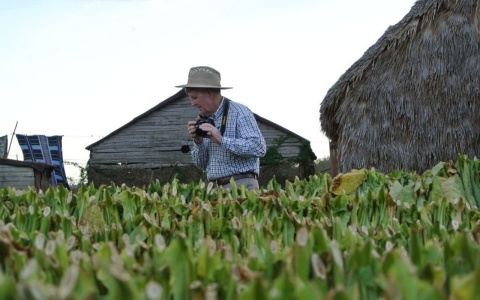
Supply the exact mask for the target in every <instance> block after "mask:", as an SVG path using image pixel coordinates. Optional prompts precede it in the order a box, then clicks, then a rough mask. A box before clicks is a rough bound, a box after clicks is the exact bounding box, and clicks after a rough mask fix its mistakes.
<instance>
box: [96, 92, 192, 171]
mask: <svg viewBox="0 0 480 300" xmlns="http://www.w3.org/2000/svg"><path fill="white" fill-rule="evenodd" d="M197 115H198V111H197V109H196V108H194V107H192V106H190V99H189V98H188V97H186V96H185V97H182V98H181V99H178V102H175V103H170V104H169V105H166V106H164V107H162V108H161V109H157V110H154V111H151V112H150V113H149V114H146V115H144V116H142V117H141V118H138V119H136V120H135V121H134V122H131V123H129V124H127V126H125V127H123V128H122V130H120V131H118V132H116V133H115V134H114V135H112V136H109V137H107V138H106V139H104V140H103V141H102V142H101V143H99V144H97V145H95V146H93V147H92V148H91V149H90V164H91V165H96V166H99V167H100V168H115V166H118V165H128V166H129V167H130V168H160V167H166V166H170V165H172V164H179V165H189V164H192V158H191V155H190V153H182V152H181V148H182V146H184V145H189V146H191V145H192V139H191V138H190V136H189V135H188V132H187V129H186V128H187V123H188V121H190V120H194V119H195V118H196V117H197ZM109 166H112V167H109Z"/></svg>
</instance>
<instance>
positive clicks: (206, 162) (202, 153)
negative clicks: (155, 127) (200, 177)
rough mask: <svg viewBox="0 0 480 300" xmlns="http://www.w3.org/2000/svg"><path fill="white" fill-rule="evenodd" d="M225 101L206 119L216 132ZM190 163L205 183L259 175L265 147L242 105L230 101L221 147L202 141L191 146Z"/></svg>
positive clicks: (250, 114)
mask: <svg viewBox="0 0 480 300" xmlns="http://www.w3.org/2000/svg"><path fill="white" fill-rule="evenodd" d="M225 99H226V98H225V97H224V98H223V100H222V103H220V107H219V108H218V109H217V111H216V112H215V113H214V114H213V115H212V116H211V117H210V118H211V119H213V121H214V123H215V126H216V127H217V129H218V130H220V126H221V124H222V117H223V106H224V104H225ZM193 144H194V146H193V148H192V159H193V163H194V164H195V165H196V166H197V167H198V168H199V169H201V170H206V171H207V179H208V180H215V179H218V178H222V177H227V176H231V175H234V174H238V173H245V172H254V173H256V174H258V175H259V174H260V157H262V156H264V155H265V152H266V151H267V146H266V143H265V139H264V138H263V135H262V133H261V132H260V129H259V128H258V124H257V121H256V120H255V117H254V116H253V113H252V112H251V111H250V109H249V108H247V107H246V106H245V105H243V104H240V103H236V102H233V101H231V100H230V107H229V110H228V115H227V124H226V128H225V133H224V134H223V138H222V144H221V145H219V144H215V143H213V142H212V141H211V140H210V139H207V138H204V139H203V140H202V142H201V143H199V144H197V143H195V142H193Z"/></svg>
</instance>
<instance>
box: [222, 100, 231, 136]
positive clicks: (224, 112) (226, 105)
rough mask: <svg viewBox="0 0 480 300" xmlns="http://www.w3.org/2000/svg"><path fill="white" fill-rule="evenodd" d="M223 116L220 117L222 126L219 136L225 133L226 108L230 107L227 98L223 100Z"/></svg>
mask: <svg viewBox="0 0 480 300" xmlns="http://www.w3.org/2000/svg"><path fill="white" fill-rule="evenodd" d="M223 100H225V101H224V103H223V116H222V126H221V127H220V134H221V135H222V136H223V133H225V127H226V126H227V114H228V107H229V106H230V101H229V100H228V99H227V98H225V97H224V98H223Z"/></svg>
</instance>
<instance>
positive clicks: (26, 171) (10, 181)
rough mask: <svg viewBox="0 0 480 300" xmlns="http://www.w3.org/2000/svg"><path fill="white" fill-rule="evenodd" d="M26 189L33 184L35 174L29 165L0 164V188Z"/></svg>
mask: <svg viewBox="0 0 480 300" xmlns="http://www.w3.org/2000/svg"><path fill="white" fill-rule="evenodd" d="M9 186H11V187H15V188H17V189H26V188H28V187H29V186H35V174H34V172H33V169H32V168H29V167H23V168H21V167H13V166H0V188H4V187H9Z"/></svg>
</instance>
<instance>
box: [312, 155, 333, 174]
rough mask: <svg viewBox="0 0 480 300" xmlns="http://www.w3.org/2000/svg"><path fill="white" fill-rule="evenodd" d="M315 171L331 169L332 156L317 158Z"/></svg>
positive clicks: (321, 171)
mask: <svg viewBox="0 0 480 300" xmlns="http://www.w3.org/2000/svg"><path fill="white" fill-rule="evenodd" d="M314 163H315V173H317V174H318V173H323V172H328V171H330V166H331V163H330V156H326V157H322V158H319V159H316V160H315V162H314Z"/></svg>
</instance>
